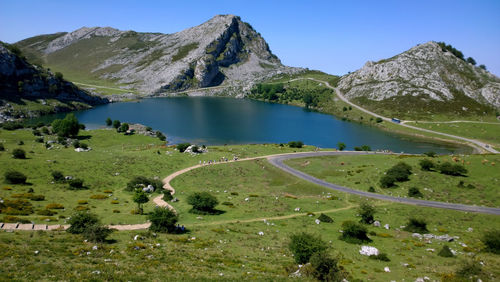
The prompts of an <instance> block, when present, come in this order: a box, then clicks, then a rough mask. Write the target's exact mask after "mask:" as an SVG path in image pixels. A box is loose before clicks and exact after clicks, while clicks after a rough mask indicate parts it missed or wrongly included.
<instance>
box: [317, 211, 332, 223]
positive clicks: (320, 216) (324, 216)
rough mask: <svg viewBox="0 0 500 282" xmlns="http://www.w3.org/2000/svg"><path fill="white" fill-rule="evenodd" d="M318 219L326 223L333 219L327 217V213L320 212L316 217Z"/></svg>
mask: <svg viewBox="0 0 500 282" xmlns="http://www.w3.org/2000/svg"><path fill="white" fill-rule="evenodd" d="M318 219H319V221H321V222H326V223H332V222H333V219H332V218H331V217H329V216H328V215H326V214H324V213H322V214H320V215H319V217H318Z"/></svg>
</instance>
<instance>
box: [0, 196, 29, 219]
mask: <svg viewBox="0 0 500 282" xmlns="http://www.w3.org/2000/svg"><path fill="white" fill-rule="evenodd" d="M0 213H5V214H9V215H30V214H32V213H33V205H32V204H31V203H30V202H29V201H27V200H24V199H16V200H7V199H5V200H3V203H0Z"/></svg>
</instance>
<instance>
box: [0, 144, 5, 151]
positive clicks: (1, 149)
mask: <svg viewBox="0 0 500 282" xmlns="http://www.w3.org/2000/svg"><path fill="white" fill-rule="evenodd" d="M0 151H5V147H4V146H3V143H0Z"/></svg>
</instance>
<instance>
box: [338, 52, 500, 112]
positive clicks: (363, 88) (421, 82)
mask: <svg viewBox="0 0 500 282" xmlns="http://www.w3.org/2000/svg"><path fill="white" fill-rule="evenodd" d="M338 87H339V88H340V90H341V91H342V92H344V93H345V96H346V97H347V98H348V99H350V100H352V101H353V102H355V103H358V104H360V105H362V106H363V107H366V108H368V109H370V110H372V111H375V112H377V113H381V114H385V115H389V114H392V115H395V116H398V117H400V118H413V119H419V117H423V116H425V117H426V118H424V119H428V116H429V115H433V114H438V115H439V114H445V115H446V114H451V115H459V116H467V115H484V114H493V113H495V108H496V109H499V108H500V78H498V77H496V76H495V75H493V74H491V73H489V72H488V71H486V70H485V69H483V68H481V67H476V66H475V62H474V60H473V59H472V60H471V59H468V60H465V59H464V58H463V54H462V53H461V52H460V51H458V50H456V49H454V48H453V47H451V46H449V45H445V44H443V43H437V42H427V43H425V44H421V45H417V46H415V47H413V48H411V49H410V50H408V51H406V52H403V53H401V54H399V55H396V56H394V57H392V58H389V59H385V60H381V61H378V62H367V63H366V64H365V65H364V66H363V68H361V69H359V70H357V71H355V72H353V73H350V74H348V75H346V76H343V77H342V78H341V80H340V82H339V84H338Z"/></svg>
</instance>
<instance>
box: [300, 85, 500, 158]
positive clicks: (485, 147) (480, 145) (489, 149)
mask: <svg viewBox="0 0 500 282" xmlns="http://www.w3.org/2000/svg"><path fill="white" fill-rule="evenodd" d="M305 79H309V80H312V81H316V82H319V83H324V84H325V85H326V87H328V88H330V89H333V90H335V93H336V94H337V97H339V99H340V100H342V101H344V102H345V103H347V104H349V105H351V106H352V107H355V108H356V109H358V110H360V111H362V112H365V113H367V114H369V115H372V116H374V117H378V118H381V119H382V120H384V121H387V122H392V119H391V118H388V117H384V116H381V115H379V114H376V113H374V112H371V111H369V110H367V109H365V108H363V107H361V106H358V105H356V104H354V103H352V102H351V101H349V100H347V98H346V97H344V95H343V94H342V92H341V91H340V90H339V89H338V88H335V87H333V86H331V85H330V84H329V83H328V82H327V81H322V80H318V79H314V78H305ZM295 80H297V79H295ZM399 125H401V126H404V127H407V128H411V129H414V130H419V131H424V132H428V133H434V134H439V135H443V136H446V137H450V138H454V139H459V140H462V141H466V142H468V143H471V144H473V145H475V147H477V148H478V149H480V151H481V150H484V151H487V152H490V153H494V154H500V152H498V151H497V150H495V149H493V148H492V147H491V146H490V145H489V144H486V143H484V142H481V141H477V140H474V139H469V138H465V137H461V136H456V135H452V134H447V133H443V132H439V131H434V130H429V129H425V128H420V127H416V126H412V125H408V124H404V123H399Z"/></svg>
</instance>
